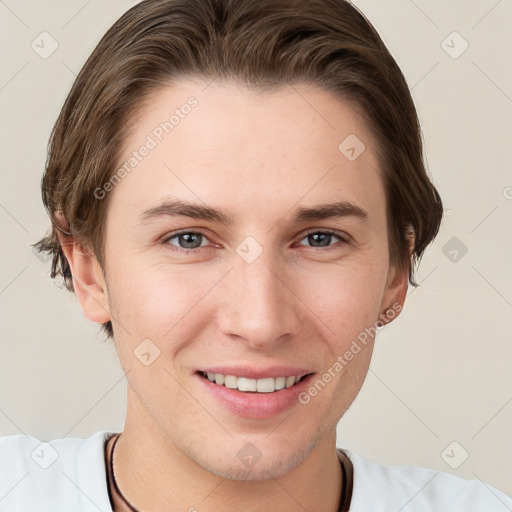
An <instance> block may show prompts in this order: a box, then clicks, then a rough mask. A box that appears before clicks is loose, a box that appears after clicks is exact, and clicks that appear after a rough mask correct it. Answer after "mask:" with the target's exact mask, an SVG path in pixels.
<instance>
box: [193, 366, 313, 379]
mask: <svg viewBox="0 0 512 512" xmlns="http://www.w3.org/2000/svg"><path fill="white" fill-rule="evenodd" d="M199 371H200V372H206V373H221V374H222V375H234V376H236V377H245V378H247V379H265V378H269V377H273V378H274V379H275V378H276V377H291V376H298V377H303V376H304V375H307V374H308V373H312V372H311V370H307V369H305V368H300V367H297V366H267V367H266V368H255V367H254V366H211V367H209V368H201V369H200V370H199Z"/></svg>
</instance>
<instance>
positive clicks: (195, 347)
mask: <svg viewBox="0 0 512 512" xmlns="http://www.w3.org/2000/svg"><path fill="white" fill-rule="evenodd" d="M205 86H206V83H204V82H201V81H182V82H180V83H179V84H175V85H174V86H173V87H166V88H163V89H162V90H160V91H158V92H155V93H154V94H153V96H152V98H151V102H150V103H149V104H148V105H147V107H146V108H145V109H143V111H142V113H141V114H140V115H139V117H138V118H137V119H135V120H134V121H136V122H134V124H133V127H132V130H131V132H130V134H129V136H128V137H127V140H126V141H125V142H126V143H125V146H124V156H125V157H128V156H129V154H130V153H131V152H132V151H133V150H134V149H136V148H139V147H140V146H141V145H142V144H143V143H144V141H145V140H146V138H147V136H148V135H149V134H151V133H152V130H154V128H155V127H156V126H158V125H159V123H161V122H162V121H163V120H165V119H168V115H169V114H168V112H172V110H174V109H175V108H179V107H180V105H183V104H184V103H185V102H186V100H187V98H189V97H190V96H194V97H195V98H196V99H197V101H198V105H197V107H196V108H195V109H193V110H192V112H191V113H190V114H189V115H188V116H186V117H185V118H184V119H182V120H180V123H179V125H178V126H176V127H175V129H174V130H173V131H172V132H171V133H170V134H169V135H167V136H166V137H165V138H164V139H163V140H162V142H161V143H160V144H159V145H158V146H157V147H156V148H155V149H153V150H152V151H151V152H150V154H149V155H148V156H147V157H145V158H144V159H143V160H142V161H141V162H140V163H139V164H138V165H137V167H136V168H135V169H134V170H133V171H132V172H131V173H129V174H128V175H127V176H126V177H125V178H123V179H122V180H121V181H120V183H119V184H117V185H116V186H115V188H114V189H113V190H112V191H111V192H109V193H110V194H111V197H110V198H109V199H110V204H109V209H108V215H107V219H106V246H105V253H106V265H105V268H103V269H102V268H101V267H100V265H99V264H98V262H97V260H96V258H95V257H94V254H92V252H91V251H89V252H88V251H86V250H84V249H83V248H82V247H80V246H78V245H77V244H71V245H68V246H66V247H65V254H66V256H67V258H68V260H69V262H70V265H71V269H72V273H73V279H74V284H75V290H76V293H77V296H78V299H79V301H80V304H81V308H82V311H83V313H84V314H85V316H86V317H87V318H89V319H90V320H92V321H93V322H98V323H103V322H106V321H108V320H112V322H113V327H114V333H115V345H116V349H117V351H118V354H119V358H120V361H121V365H122V367H123V369H124V371H125V373H126V379H127V381H128V384H129V386H128V408H127V417H126V422H125V428H124V431H123V433H122V435H121V437H120V439H119V442H118V443H117V446H116V452H115V471H116V480H117V482H118V485H119V487H120V488H121V490H122V491H123V493H124V494H125V496H126V497H127V498H128V499H129V501H130V502H131V503H132V504H133V505H134V506H135V507H137V508H138V509H143V510H164V509H165V507H166V504H168V503H172V504H173V510H189V509H190V507H196V508H197V509H198V510H199V511H201V512H206V511H218V510H227V511H231V510H232V511H235V510H245V511H247V512H249V511H267V510H274V511H282V512H285V511H296V510H297V507H298V504H300V506H302V507H304V508H305V509H306V510H311V511H313V510H322V511H333V512H334V511H336V510H337V507H338V501H339V496H340V488H341V484H342V482H341V471H340V468H339V462H338V460H337V457H336V451H335V450H336V425H337V423H338V421H339V419H340V418H341V417H342V416H343V414H344V413H345V411H346V410H347V409H348V407H349V406H350V404H351V403H352V401H353V400H354V398H355V397H356V395H357V393H358V392H359V390H360V388H361V385H362V383H363V381H364V379H365V376H366V374H367V371H368V366H369V363H370V358H371V353H372V350H373V344H374V339H372V338H371V337H370V338H368V343H367V345H366V347H363V349H362V350H361V352H359V353H358V354H357V355H356V356H354V358H353V359H352V360H351V361H350V363H349V364H347V365H346V366H345V367H344V368H343V370H342V371H339V372H336V374H335V377H334V378H333V379H332V380H331V382H329V384H328V385H327V386H325V387H324V388H323V389H322V390H321V392H319V393H318V394H317V395H316V396H315V397H313V398H311V400H310V402H309V403H308V404H307V405H302V404H300V403H296V404H294V405H293V407H292V408H291V409H289V410H287V411H285V412H284V413H280V414H277V415H275V416H273V417H271V418H267V419H247V418H243V417H240V416H239V415H237V414H235V413H234V412H232V411H230V410H229V409H227V408H226V407H225V406H224V405H222V404H221V403H219V402H218V401H216V400H214V399H212V397H211V396H210V394H209V393H206V392H205V390H204V389H203V386H201V385H199V384H200V383H199V382H198V378H197V375H194V372H195V371H196V370H198V369H200V368H202V367H203V368H204V367H206V366H209V365H221V364H224V365H233V364H246V365H249V366H255V367H258V368H262V367H266V366H271V365H280V364H284V365H297V366H301V367H305V368H308V369H310V371H311V372H315V373H317V375H318V376H321V375H322V374H323V373H324V372H325V371H326V370H327V369H328V368H329V367H332V365H333V363H334V362H335V361H336V359H337V357H338V356H339V355H342V354H344V353H345V352H346V351H347V350H348V349H349V347H350V345H351V343H352V341H353V340H354V339H356V337H357V336H358V334H359V333H361V332H363V331H364V329H365V328H367V327H370V326H374V325H375V322H376V321H377V320H378V319H379V315H382V314H383V313H384V312H385V311H386V310H387V309H388V308H390V307H392V306H393V305H395V306H396V305H397V304H398V305H400V306H401V305H403V303H404V300H405V295H406V292H407V286H408V282H407V275H406V273H401V274H398V273H396V272H395V271H394V269H393V268H391V267H390V263H389V255H388V240H387V230H386V196H385V190H384V186H383V182H382V176H381V174H382V173H381V171H380V169H379V162H378V160H377V156H376V151H375V139H374V137H373V134H372V133H371V131H370V130H369V129H368V127H367V126H366V125H365V123H364V121H363V120H362V118H361V117H360V116H359V115H358V114H357V112H356V110H354V109H352V108H351V105H350V104H349V103H347V102H346V101H344V100H341V99H339V98H337V97H335V96H333V95H332V94H330V93H328V92H325V91H322V90H321V89H318V88H314V87H306V86H294V87H291V86H286V87H281V88H280V89H279V90H276V91H273V92H265V93H262V94H259V95H256V94H254V93H252V92H250V91H248V90H247V89H245V88H244V87H243V86H241V85H237V84H235V83H230V82H224V83H218V82H214V83H212V84H210V85H209V86H208V87H206V88H205ZM349 134H356V135H357V137H358V138H359V139H360V140H361V141H363V142H364V144H365V146H366V149H365V151H364V152H363V153H362V154H361V155H360V156H359V157H358V158H357V159H356V160H355V161H350V160H349V159H347V158H346V157H345V156H344V155H343V154H342V153H341V152H340V151H339V150H338V146H339V144H340V143H341V142H342V141H343V140H344V139H345V138H346V137H347V136H348V135H349ZM125 159H126V158H123V159H122V160H123V161H124V160H125ZM171 196H172V197H173V198H178V199H181V200H184V201H190V202H194V203H196V204H202V205H204V204H206V205H208V206H212V207H215V208H222V209H224V210H225V211H226V212H228V213H229V214H230V215H232V216H233V219H234V223H233V224H232V225H231V226H229V227H228V226H224V225H222V224H220V223H218V222H215V221H213V220H197V219H191V218H188V217H162V218H159V219H155V220H152V221H150V222H147V223H143V224H140V223H139V222H138V217H139V215H140V213H141V212H143V211H144V210H146V209H148V208H150V207H152V206H155V205H157V204H159V203H160V201H161V200H162V199H163V198H169V197H171ZM338 200H348V201H352V202H353V203H354V204H356V205H358V206H360V207H361V208H363V209H364V210H366V212H367V213H368V220H367V221H365V220H363V219H359V218H355V217H343V218H335V219H325V220H320V221H307V222H303V223H301V224H296V223H293V222H292V218H293V216H294V213H295V211H296V209H297V208H298V207H300V206H307V207H312V206H315V205H319V204H323V203H328V202H332V201H338ZM181 229H191V230H198V231H201V232H202V233H203V234H204V237H202V238H201V237H199V239H198V240H196V241H197V244H196V245H197V246H199V245H200V246H201V247H199V248H195V249H192V251H195V252H190V253H188V254H187V253H185V252H179V251H180V249H181V250H182V251H183V245H185V244H184V243H183V239H180V238H179V237H174V238H172V239H169V237H170V236H171V235H172V234H173V232H175V231H176V230H181ZM326 229H328V230H333V231H336V232H337V233H338V234H339V235H340V236H345V238H346V240H348V241H345V242H343V241H342V240H341V239H339V238H337V237H336V236H332V237H330V238H329V237H327V242H326V243H327V244H329V246H328V247H325V246H323V245H322V244H320V245H319V244H318V242H317V243H316V244H315V240H312V239H311V237H308V234H310V232H313V233H315V232H316V233H318V232H319V231H320V232H322V230H326ZM347 235H348V237H347ZM248 236H251V237H253V238H254V239H255V240H256V241H257V242H258V243H259V244H260V246H261V247H262V248H263V252H262V253H261V254H260V255H259V257H258V258H257V259H256V260H255V261H254V262H252V263H247V261H245V260H244V259H242V258H241V257H240V256H239V254H238V253H237V252H236V249H237V247H238V246H239V244H240V243H241V242H242V241H243V240H244V239H245V238H246V237H248ZM180 244H181V245H180ZM185 247H186V245H185ZM172 249H175V251H173V250H172ZM397 315H398V313H397V314H396V315H395V317H396V316H397ZM144 339H150V340H151V341H152V343H154V344H155V345H156V346H157V347H158V349H159V350H160V355H159V357H158V358H156V359H155V360H154V362H153V363H152V364H150V365H149V366H145V365H144V364H141V361H140V360H139V359H138V358H137V357H135V355H134V350H135V349H136V347H137V346H138V345H139V344H140V343H141V341H142V340H144ZM247 442H251V443H252V444H254V445H255V446H256V447H257V449H258V450H259V452H260V453H261V459H260V460H259V461H258V462H257V463H256V464H255V465H254V466H253V467H252V468H247V467H246V466H244V465H243V464H241V462H240V460H239V458H238V457H237V452H238V451H239V450H240V449H241V447H243V446H244V445H245V444H246V443H247ZM167 506H168V505H167Z"/></svg>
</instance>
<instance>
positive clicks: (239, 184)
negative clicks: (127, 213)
mask: <svg viewBox="0 0 512 512" xmlns="http://www.w3.org/2000/svg"><path fill="white" fill-rule="evenodd" d="M129 121H130V130H129V134H128V136H127V137H126V139H125V141H124V146H123V151H122V157H121V161H120V162H119V167H124V168H125V171H127V172H125V173H123V174H124V175H125V176H126V177H125V178H123V179H122V180H120V182H119V183H118V184H117V185H116V187H115V190H114V191H113V192H114V195H115V196H118V197H117V198H116V202H117V203H121V204H122V203H123V202H124V203H126V205H127V204H128V203H129V204H130V205H131V210H132V211H134V212H135V211H137V212H139V213H140V211H141V209H143V208H144V207H147V206H148V205H153V206H155V205H157V204H158V202H159V200H160V199H161V198H163V197H165V196H166V195H172V196H173V197H181V198H183V199H186V200H195V201H196V202H204V203H208V204H209V205H212V206H215V205H221V204H224V203H226V202H228V201H229V202H230V203H231V204H232V205H233V206H234V207H236V208H238V210H239V211H238V212H237V216H239V215H249V214H252V215H254V214H255V213H259V214H263V213H265V212H266V211H268V212H269V213H271V211H272V212H275V213H277V212H278V211H279V213H280V214H282V212H283V210H286V209H290V208H292V207H293V205H296V204H299V203H300V204H301V205H303V206H307V205H308V204H313V203H317V202H318V201H320V200H321V201H322V202H326V201H334V200H340V199H343V200H347V201H352V202H354V203H357V204H359V205H360V206H361V207H362V208H364V209H365V210H367V211H369V212H370V213H371V216H372V217H373V216H374V215H377V214H378V213H380V214H382V212H383V206H384V203H385V194H384V188H383V180H382V176H381V175H382V172H381V169H380V166H379V162H378V161H377V154H376V146H375V138H374V135H373V134H372V132H371V131H370V130H369V128H368V127H367V125H366V123H365V120H364V119H363V117H362V116H361V115H359V113H358V110H357V108H354V106H353V105H352V104H351V103H349V102H347V101H345V100H342V99H340V98H338V97H335V96H334V95H333V94H332V93H329V92H326V91H323V90H321V89H319V88H315V87H311V86H299V85H295V86H291V85H287V86H282V87H280V88H279V89H276V90H273V91H266V92H260V93H255V92H252V91H250V90H248V89H247V88H245V87H244V86H242V85H237V84H235V83H231V82H221V83H219V82H213V83H210V84H207V83H204V82H199V81H198V82H195V81H184V82H180V83H178V84H174V85H173V86H168V87H165V88H162V89H160V90H158V91H155V92H154V93H152V94H151V95H150V96H149V97H148V98H147V99H146V101H145V102H144V103H143V104H141V108H140V109H139V110H138V113H137V115H136V116H133V117H132V118H131V119H130V120H129ZM144 148H146V149H144ZM142 153H143V154H144V155H142ZM262 205H265V208H264V209H262V208H261V206H262ZM377 210H379V211H377ZM372 211H373V214H372Z"/></svg>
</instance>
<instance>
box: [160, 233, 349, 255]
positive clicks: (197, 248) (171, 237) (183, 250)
mask: <svg viewBox="0 0 512 512" xmlns="http://www.w3.org/2000/svg"><path fill="white" fill-rule="evenodd" d="M315 234H322V235H330V236H333V237H336V238H338V239H339V240H340V242H341V243H342V244H347V243H348V241H347V240H346V239H345V238H344V237H342V236H341V235H339V234H338V233H336V232H335V231H331V230H329V229H324V230H318V229H317V230H311V231H308V232H307V233H305V234H304V235H303V237H302V238H301V239H299V242H301V241H302V240H304V239H305V238H307V237H308V236H310V235H315ZM181 235H201V236H202V237H204V238H206V239H207V240H209V238H208V237H207V236H206V235H205V234H204V233H203V232H201V231H186V230H185V231H176V232H175V233H172V234H171V235H170V236H167V237H166V238H165V239H164V240H163V243H164V244H165V245H167V246H168V247H169V248H170V250H171V251H176V252H181V253H183V254H189V253H192V252H198V250H199V249H204V248H205V247H206V246H200V247H196V248H195V249H186V248H184V247H178V246H175V245H172V244H170V243H169V241H170V240H172V239H174V238H178V237H179V236H181ZM305 247H308V246H305ZM309 247H310V248H311V249H317V250H321V251H323V252H326V251H329V250H332V249H335V248H336V247H337V244H333V245H328V246H325V247H313V246H309Z"/></svg>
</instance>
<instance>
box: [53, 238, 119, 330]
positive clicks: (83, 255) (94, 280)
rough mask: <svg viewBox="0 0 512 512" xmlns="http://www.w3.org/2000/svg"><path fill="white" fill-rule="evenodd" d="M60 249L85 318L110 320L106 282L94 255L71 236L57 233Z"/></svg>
mask: <svg viewBox="0 0 512 512" xmlns="http://www.w3.org/2000/svg"><path fill="white" fill-rule="evenodd" d="M59 241H60V243H61V247H62V251H63V252H64V255H65V256H66V259H67V260H68V263H69V266H70V268H71V274H72V276H73V288H74V290H75V293H76V296H77V298H78V301H79V303H80V307H81V309H82V312H83V314H84V315H85V317H86V318H88V319H89V320H91V321H92V322H95V323H101V324H104V323H105V322H108V321H109V320H110V311H109V302H108V294H107V288H106V283H105V280H104V278H103V273H102V270H101V266H100V264H99V263H98V261H97V259H96V257H95V256H94V255H92V254H90V253H89V252H88V251H87V250H86V248H84V247H83V246H82V245H80V244H78V243H77V242H76V240H75V239H74V238H72V237H68V236H62V235H61V234H59Z"/></svg>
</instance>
